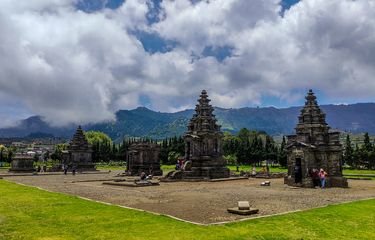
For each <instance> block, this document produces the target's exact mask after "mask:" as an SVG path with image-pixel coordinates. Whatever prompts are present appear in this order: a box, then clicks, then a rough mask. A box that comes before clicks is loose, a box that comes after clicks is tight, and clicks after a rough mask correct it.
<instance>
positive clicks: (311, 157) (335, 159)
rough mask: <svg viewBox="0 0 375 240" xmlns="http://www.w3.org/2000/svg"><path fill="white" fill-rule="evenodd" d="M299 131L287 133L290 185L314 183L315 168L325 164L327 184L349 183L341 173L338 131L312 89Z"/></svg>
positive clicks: (310, 184) (305, 185)
mask: <svg viewBox="0 0 375 240" xmlns="http://www.w3.org/2000/svg"><path fill="white" fill-rule="evenodd" d="M295 129H296V135H291V136H288V141H287V147H286V149H287V156H288V176H287V177H286V178H285V183H286V184H288V185H290V186H301V187H314V184H313V179H312V178H313V171H314V170H319V169H320V168H323V169H324V170H325V171H326V172H327V173H328V176H327V177H326V186H327V187H347V186H348V182H347V180H346V178H344V177H343V176H342V145H341V144H340V140H339V135H340V133H339V132H331V131H329V129H330V127H329V126H328V124H327V123H326V120H325V114H324V113H323V112H322V110H321V109H320V107H319V105H318V103H317V101H316V96H315V95H314V93H313V92H312V90H309V92H308V94H307V96H306V102H305V106H304V107H303V109H302V110H301V114H300V116H299V117H298V124H297V126H296V128H295Z"/></svg>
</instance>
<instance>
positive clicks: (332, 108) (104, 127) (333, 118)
mask: <svg viewBox="0 0 375 240" xmlns="http://www.w3.org/2000/svg"><path fill="white" fill-rule="evenodd" d="M321 108H322V109H323V111H324V112H325V113H326V114H327V122H328V124H329V125H330V126H331V127H332V128H334V129H340V130H342V131H350V132H353V133H361V132H369V133H371V134H374V133H375V103H358V104H351V105H323V106H321ZM300 109H301V107H290V108H283V109H277V108H273V107H267V108H239V109H224V108H215V111H214V114H215V115H216V117H217V119H218V120H219V124H221V125H222V129H223V131H230V132H237V131H239V130H240V129H241V128H244V127H245V128H248V129H254V130H263V131H265V132H267V133H268V134H270V135H280V134H291V133H293V131H294V127H295V125H296V123H297V117H298V115H299V112H300ZM193 112H194V111H193V110H185V111H181V112H176V113H160V112H155V111H152V110H149V109H147V108H144V107H139V108H137V109H134V110H120V111H118V112H117V113H116V121H113V122H107V123H99V124H94V125H87V126H84V129H85V130H99V131H103V132H105V133H107V134H108V135H109V136H110V137H111V138H112V139H114V140H116V139H121V138H122V137H124V136H134V137H141V136H148V137H152V138H158V139H161V138H165V137H170V136H175V135H181V134H183V133H184V132H185V130H186V125H187V123H188V121H189V119H190V118H191V117H192V115H193ZM75 128H76V126H68V127H64V128H55V127H51V126H49V125H48V124H47V123H45V122H44V121H43V120H41V118H39V117H37V116H34V117H30V118H28V119H25V120H23V121H21V122H20V124H19V125H18V126H16V127H13V128H6V129H0V137H24V136H27V135H30V134H33V133H43V134H53V135H54V136H56V137H69V138H70V137H71V135H72V134H73V132H74V130H75Z"/></svg>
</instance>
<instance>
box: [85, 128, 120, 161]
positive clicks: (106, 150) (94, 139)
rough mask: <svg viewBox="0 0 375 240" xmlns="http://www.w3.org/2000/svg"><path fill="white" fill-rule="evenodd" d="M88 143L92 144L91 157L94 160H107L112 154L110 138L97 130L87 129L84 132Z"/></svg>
mask: <svg viewBox="0 0 375 240" xmlns="http://www.w3.org/2000/svg"><path fill="white" fill-rule="evenodd" d="M85 136H86V138H87V141H88V143H89V144H90V145H91V146H92V150H93V154H92V159H93V161H94V162H98V161H105V162H109V161H110V160H111V157H112V156H113V154H112V153H113V150H114V149H113V147H112V139H111V138H110V137H109V136H108V135H107V134H105V133H103V132H99V131H88V132H86V133H85Z"/></svg>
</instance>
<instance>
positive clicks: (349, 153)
mask: <svg viewBox="0 0 375 240" xmlns="http://www.w3.org/2000/svg"><path fill="white" fill-rule="evenodd" d="M344 163H345V164H348V165H350V166H351V167H353V168H354V167H355V166H354V149H353V147H352V141H351V140H350V136H349V134H348V135H346V139H345V149H344Z"/></svg>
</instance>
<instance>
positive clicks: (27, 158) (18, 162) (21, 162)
mask: <svg viewBox="0 0 375 240" xmlns="http://www.w3.org/2000/svg"><path fill="white" fill-rule="evenodd" d="M9 171H10V172H33V171H34V157H33V156H31V155H27V154H16V155H15V156H14V157H12V162H11V164H10V169H9Z"/></svg>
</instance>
